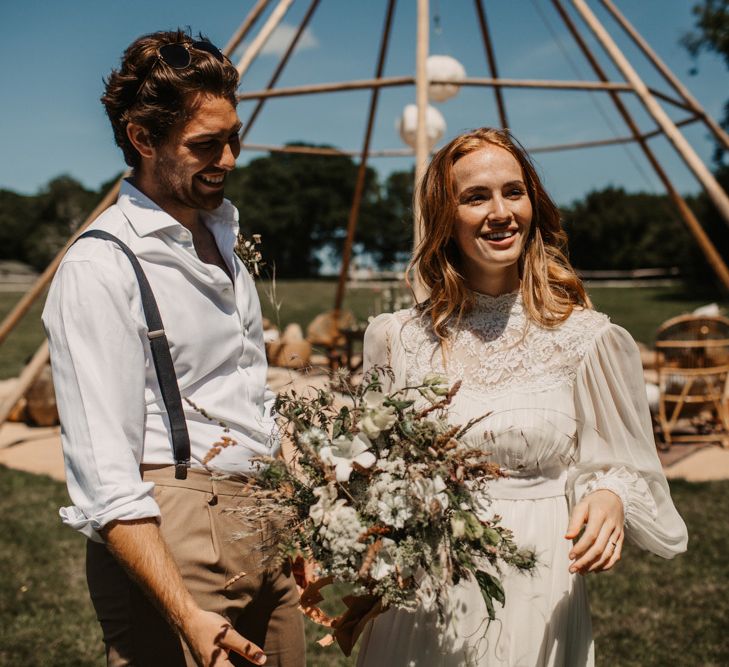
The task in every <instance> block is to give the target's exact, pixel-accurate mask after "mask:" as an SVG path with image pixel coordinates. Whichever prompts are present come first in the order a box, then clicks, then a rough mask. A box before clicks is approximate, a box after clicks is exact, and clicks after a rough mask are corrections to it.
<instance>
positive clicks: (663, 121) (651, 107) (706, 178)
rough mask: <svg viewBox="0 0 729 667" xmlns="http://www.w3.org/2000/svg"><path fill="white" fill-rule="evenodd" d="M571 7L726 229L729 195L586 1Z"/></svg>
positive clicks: (579, 0)
mask: <svg viewBox="0 0 729 667" xmlns="http://www.w3.org/2000/svg"><path fill="white" fill-rule="evenodd" d="M572 4H573V5H574V7H575V8H576V9H577V11H578V12H579V13H580V15H581V16H582V18H583V19H584V21H585V23H587V25H588V26H589V28H590V30H591V31H592V33H593V34H594V35H595V37H596V38H597V40H598V41H599V42H600V44H602V46H603V48H604V49H605V51H606V52H607V54H608V55H609V56H610V58H611V60H612V61H613V62H614V63H615V65H616V66H617V68H618V70H620V72H621V73H622V75H623V76H624V77H625V79H626V81H628V83H630V85H631V86H632V88H633V90H634V92H635V94H636V95H637V96H638V98H639V99H640V101H641V102H642V103H643V106H644V107H645V109H646V111H647V112H648V113H649V114H650V115H651V116H652V117H653V119H654V120H655V121H656V123H658V126H659V127H660V128H661V129H662V130H663V132H664V134H665V135H666V137H667V138H668V140H669V141H670V142H671V143H672V144H673V147H674V148H675V149H676V151H677V152H678V154H679V155H680V156H681V158H682V159H683V161H684V162H685V163H686V165H687V166H688V168H689V169H690V170H691V171H692V172H693V173H694V175H695V176H696V178H697V179H698V180H699V182H700V183H701V185H702V186H703V187H704V189H705V190H706V193H707V194H708V195H709V198H710V199H711V201H712V202H714V205H715V206H716V208H717V209H718V211H719V214H720V215H721V217H722V218H724V222H725V223H726V225H727V226H729V196H727V194H726V192H724V189H723V188H722V187H721V185H719V183H718V182H717V180H716V178H715V177H714V175H713V174H712V173H711V171H709V169H708V168H707V167H706V165H705V164H704V163H703V162H702V160H701V158H700V157H699V156H698V155H697V154H696V151H694V149H693V148H692V147H691V144H689V142H688V141H686V138H685V137H684V136H683V134H681V131H680V130H679V129H678V128H677V127H676V125H675V124H674V123H673V121H672V120H671V119H670V118H669V116H668V114H667V113H666V112H665V111H664V110H663V107H661V105H660V104H658V102H656V100H655V98H654V97H653V95H651V93H650V91H649V90H648V88H647V87H646V85H645V83H643V80H642V79H641V78H640V77H639V76H638V73H637V72H636V71H635V70H634V69H633V66H632V65H631V64H630V63H629V62H628V59H627V58H626V57H625V56H624V55H623V53H622V51H621V50H620V49H619V48H618V45H617V44H616V43H615V41H614V40H613V39H612V37H610V35H609V34H608V32H607V30H605V28H604V26H603V25H602V24H601V23H600V21H599V20H598V18H597V17H596V16H595V14H593V13H592V11H591V10H590V8H589V7H588V6H587V3H586V2H585V0H572Z"/></svg>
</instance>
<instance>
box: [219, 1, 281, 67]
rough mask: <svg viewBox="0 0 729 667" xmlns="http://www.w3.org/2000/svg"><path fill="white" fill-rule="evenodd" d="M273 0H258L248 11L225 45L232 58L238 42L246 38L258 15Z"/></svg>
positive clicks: (228, 54)
mask: <svg viewBox="0 0 729 667" xmlns="http://www.w3.org/2000/svg"><path fill="white" fill-rule="evenodd" d="M270 1H271V0H258V2H257V3H256V4H255V5H254V6H253V8H252V9H251V11H250V12H248V16H246V17H245V19H243V23H241V24H240V26H238V30H236V31H235V32H234V33H233V34H232V35H231V37H230V39H229V40H228V43H227V44H226V45H225V48H224V49H223V53H224V54H225V55H226V56H228V58H230V56H231V55H232V53H233V51H235V50H236V49H237V48H238V44H240V43H241V42H242V41H243V40H244V39H245V38H246V35H247V34H248V32H249V31H250V29H251V28H252V27H253V24H254V23H255V22H256V20H257V19H258V17H259V16H260V15H261V14H262V13H263V10H264V9H266V5H268V3H269V2H270Z"/></svg>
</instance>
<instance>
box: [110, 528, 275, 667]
mask: <svg viewBox="0 0 729 667" xmlns="http://www.w3.org/2000/svg"><path fill="white" fill-rule="evenodd" d="M101 534H102V537H103V538H104V540H105V541H106V545H107V547H108V548H109V550H110V551H111V553H112V554H113V555H114V557H115V558H116V559H117V560H118V561H119V562H120V563H121V565H122V567H123V568H124V569H125V570H126V571H127V573H128V574H129V575H130V576H131V577H132V578H133V579H134V580H135V581H136V582H137V583H138V584H139V586H140V588H141V589H142V590H143V591H144V592H145V593H146V594H147V595H148V596H149V598H150V599H151V600H152V602H154V604H155V605H156V606H157V608H158V609H159V610H160V611H161V612H162V613H163V614H164V616H165V618H166V619H167V621H168V622H169V623H170V625H171V626H172V627H173V628H174V630H175V631H176V632H179V633H180V634H181V635H182V637H183V639H184V640H185V642H186V643H187V645H188V646H189V648H190V651H192V654H193V656H194V657H195V660H196V661H197V663H198V664H199V665H201V667H233V663H231V662H230V661H229V660H228V653H229V651H235V652H236V653H239V654H240V655H242V656H243V657H244V658H246V659H247V660H249V661H250V662H252V663H253V664H255V665H263V664H264V663H265V662H266V656H265V655H264V653H263V651H262V650H261V649H260V648H259V647H258V646H256V645H255V644H253V643H252V642H249V641H248V640H247V639H245V638H244V637H242V636H241V635H239V634H238V633H237V632H236V631H235V630H234V629H233V628H232V627H231V625H230V623H228V621H227V620H225V618H223V617H222V616H219V615H218V614H215V613H213V612H210V611H204V610H202V609H200V607H198V606H197V604H196V603H195V601H194V600H193V598H192V595H190V592H189V591H188V590H187V587H186V586H185V583H184V581H183V580H182V575H181V574H180V570H179V568H178V567H177V563H175V560H174V558H173V557H172V554H171V553H170V550H169V548H168V546H167V543H166V542H165V541H164V539H163V538H162V533H160V530H159V526H158V525H157V521H156V519H154V518H149V519H137V520H134V521H113V522H111V523H110V524H109V525H108V526H105V527H104V528H103V530H102V531H101Z"/></svg>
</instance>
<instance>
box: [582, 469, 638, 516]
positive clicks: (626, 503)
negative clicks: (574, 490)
mask: <svg viewBox="0 0 729 667" xmlns="http://www.w3.org/2000/svg"><path fill="white" fill-rule="evenodd" d="M637 478H638V475H636V474H635V473H632V472H630V471H628V470H627V469H625V468H617V469H612V470H608V471H600V472H596V473H595V475H594V477H593V479H591V480H590V481H589V482H588V484H587V486H586V488H585V493H584V495H583V496H582V497H583V498H584V497H585V496H588V495H589V494H591V493H593V492H595V491H600V490H601V489H605V490H606V491H612V492H613V493H614V494H615V495H616V496H617V497H618V498H620V500H621V502H622V503H623V516H624V517H625V518H626V520H627V517H628V512H629V511H630V486H629V484H630V481H631V480H633V481H635V480H637Z"/></svg>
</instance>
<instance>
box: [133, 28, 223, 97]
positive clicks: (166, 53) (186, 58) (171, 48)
mask: <svg viewBox="0 0 729 667" xmlns="http://www.w3.org/2000/svg"><path fill="white" fill-rule="evenodd" d="M190 49H195V50H196V51H204V52H205V53H209V54H210V55H211V56H213V58H215V60H217V61H218V62H220V63H222V62H225V56H224V55H223V54H222V53H221V52H220V49H218V47H217V46H215V44H213V43H212V42H207V41H203V40H200V41H196V42H191V43H187V42H177V43H175V44H165V45H164V46H160V47H159V48H158V49H157V59H156V60H155V61H154V64H153V65H152V67H150V68H149V71H148V72H147V74H146V75H145V77H144V79H143V80H142V83H140V84H139V88H137V95H139V91H141V90H142V88H143V87H144V84H145V83H147V79H149V75H150V74H152V72H153V70H154V68H155V67H157V65H158V64H159V63H160V62H163V63H164V64H165V65H168V66H169V67H171V68H172V69H185V68H186V67H189V66H190V63H191V62H192V55H191V54H190Z"/></svg>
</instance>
